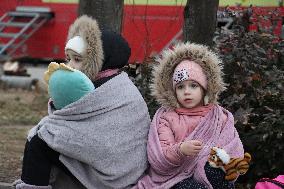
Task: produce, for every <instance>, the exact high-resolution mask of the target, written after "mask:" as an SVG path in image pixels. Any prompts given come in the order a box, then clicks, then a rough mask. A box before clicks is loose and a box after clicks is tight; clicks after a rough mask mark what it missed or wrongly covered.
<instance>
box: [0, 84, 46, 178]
mask: <svg viewBox="0 0 284 189" xmlns="http://www.w3.org/2000/svg"><path fill="white" fill-rule="evenodd" d="M47 101H48V97H47V95H46V93H37V92H35V91H27V90H21V89H5V88H0V182H6V183H11V182H13V181H14V180H15V179H18V178H19V176H20V173H21V167H22V156H23V151H24V146H25V142H26V137H27V132H28V131H29V130H30V129H31V128H32V126H34V125H35V124H36V123H37V122H38V121H39V120H40V119H41V118H42V117H43V116H44V115H46V114H47Z"/></svg>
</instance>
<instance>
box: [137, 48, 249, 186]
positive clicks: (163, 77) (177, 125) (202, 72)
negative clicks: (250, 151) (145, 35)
mask: <svg viewBox="0 0 284 189" xmlns="http://www.w3.org/2000/svg"><path fill="white" fill-rule="evenodd" d="M158 62H159V64H158V65H157V66H156V67H155V68H154V73H153V76H154V79H153V85H152V93H153V96H154V97H155V98H156V100H157V101H158V102H159V103H160V104H161V105H162V107H161V108H159V109H158V110H157V112H156V114H155V116H154V118H153V121H152V124H151V127H150V131H149V138H148V147H147V148H148V159H149V162H150V169H149V172H148V173H147V175H145V176H144V177H143V178H142V179H141V180H140V181H139V182H138V184H137V185H136V187H137V188H147V189H148V188H151V189H152V188H161V189H166V188H174V189H183V188H192V189H196V188H201V189H203V188H211V189H212V188H220V189H221V188H222V189H225V188H234V184H233V183H232V182H228V181H226V180H225V179H224V176H225V173H224V172H223V171H222V170H221V169H216V168H213V167H210V165H209V164H208V163H207V160H208V156H209V153H210V149H211V148H212V147H214V146H218V147H221V148H223V149H224V150H225V151H227V153H228V154H229V155H230V156H231V157H243V153H244V150H243V145H242V142H241V140H240V138H239V135H238V133H237V131H236V129H235V127H234V120H233V116H232V114H231V113H230V112H229V111H227V110H226V109H224V108H222V107H221V106H219V105H218V103H217V99H218V95H219V94H220V92H222V91H223V90H224V89H225V85H224V82H223V79H222V76H223V73H222V71H221V68H222V67H221V61H220V59H219V58H218V57H217V55H216V54H215V53H213V52H212V51H210V50H209V49H208V48H207V47H205V46H202V45H197V44H190V43H185V44H184V43H182V44H178V45H176V46H175V47H174V48H173V49H169V50H166V51H164V52H163V54H162V57H161V58H160V59H159V60H158Z"/></svg>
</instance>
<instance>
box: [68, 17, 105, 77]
mask: <svg viewBox="0 0 284 189" xmlns="http://www.w3.org/2000/svg"><path fill="white" fill-rule="evenodd" d="M75 36H80V37H82V38H83V39H84V41H85V42H86V44H87V49H86V56H84V55H83V65H82V68H81V71H82V72H83V73H85V74H86V75H87V76H88V77H89V78H90V79H91V80H92V81H94V80H95V78H96V76H97V74H98V72H99V71H100V70H101V68H102V65H103V59H104V53H103V46H102V40H101V31H100V29H99V25H98V23H97V22H96V20H94V19H92V18H90V17H88V16H86V15H84V16H81V17H79V18H77V19H76V20H75V22H74V23H73V24H72V25H71V26H70V27H69V32H68V37H67V42H68V41H69V39H71V38H73V37H75Z"/></svg>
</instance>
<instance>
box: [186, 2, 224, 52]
mask: <svg viewBox="0 0 284 189" xmlns="http://www.w3.org/2000/svg"><path fill="white" fill-rule="evenodd" d="M218 7H219V0H187V3H186V6H185V8H184V28H183V35H184V40H185V41H190V42H194V43H199V44H204V45H208V46H212V45H213V36H214V32H215V29H216V20H217V10H218Z"/></svg>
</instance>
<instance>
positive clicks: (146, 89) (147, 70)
mask: <svg viewBox="0 0 284 189" xmlns="http://www.w3.org/2000/svg"><path fill="white" fill-rule="evenodd" d="M139 69H140V73H139V75H138V76H137V77H136V78H135V81H134V84H135V85H136V86H137V88H138V89H139V91H140V92H141V94H142V96H143V98H144V100H145V101H146V103H147V106H148V109H149V113H150V116H151V118H152V117H153V116H154V114H155V112H156V110H157V109H158V108H159V106H158V103H157V102H156V100H155V98H154V97H153V96H151V91H150V84H151V82H152V66H151V65H150V64H147V63H146V64H141V65H140V68H139Z"/></svg>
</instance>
